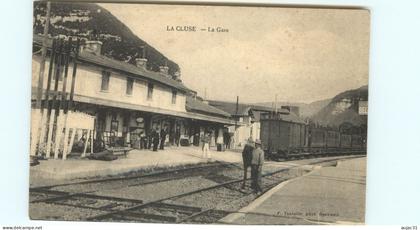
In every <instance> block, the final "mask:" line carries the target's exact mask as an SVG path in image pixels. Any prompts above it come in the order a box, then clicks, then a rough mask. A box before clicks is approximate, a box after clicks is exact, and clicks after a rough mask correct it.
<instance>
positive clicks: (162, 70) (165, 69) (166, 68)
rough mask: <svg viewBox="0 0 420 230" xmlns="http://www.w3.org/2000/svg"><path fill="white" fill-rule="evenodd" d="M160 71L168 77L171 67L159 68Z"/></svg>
mask: <svg viewBox="0 0 420 230" xmlns="http://www.w3.org/2000/svg"><path fill="white" fill-rule="evenodd" d="M159 71H160V72H161V73H163V74H166V75H168V74H169V67H168V66H166V65H165V66H159Z"/></svg>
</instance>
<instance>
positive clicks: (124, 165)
mask: <svg viewBox="0 0 420 230" xmlns="http://www.w3.org/2000/svg"><path fill="white" fill-rule="evenodd" d="M210 152H211V156H212V161H223V162H228V163H234V162H242V155H241V154H240V153H238V152H233V151H223V152H218V151H216V150H215V148H211V149H210ZM206 162H207V159H204V158H202V152H201V148H200V147H195V146H189V147H182V146H180V147H165V149H164V150H159V151H157V152H153V151H152V150H137V149H133V150H131V151H130V152H129V154H128V155H127V157H120V158H118V159H116V160H114V161H100V160H89V159H86V158H84V159H66V160H62V159H48V160H41V161H40V164H39V165H36V166H31V167H30V184H31V186H42V185H48V184H54V183H59V182H60V183H61V182H66V181H69V180H74V179H78V178H92V177H99V176H107V175H109V176H110V175H118V174H124V173H129V172H133V171H139V170H153V169H158V168H170V167H177V166H182V165H191V164H199V163H206Z"/></svg>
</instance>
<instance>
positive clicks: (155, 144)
mask: <svg viewBox="0 0 420 230" xmlns="http://www.w3.org/2000/svg"><path fill="white" fill-rule="evenodd" d="M152 138H153V151H155V152H156V151H157V150H158V145H159V128H156V130H153V133H152Z"/></svg>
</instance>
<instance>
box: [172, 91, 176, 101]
mask: <svg viewBox="0 0 420 230" xmlns="http://www.w3.org/2000/svg"><path fill="white" fill-rule="evenodd" d="M172 104H176V90H172Z"/></svg>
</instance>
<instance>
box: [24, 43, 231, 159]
mask: <svg viewBox="0 0 420 230" xmlns="http://www.w3.org/2000/svg"><path fill="white" fill-rule="evenodd" d="M48 44H49V45H48V46H49V48H51V46H52V39H50V40H49V41H48ZM33 45H34V49H35V48H37V49H40V48H41V46H42V37H41V36H38V35H34V41H33ZM101 45H102V43H101V42H100V41H88V42H85V43H84V45H82V46H81V48H80V52H79V57H78V65H77V70H76V77H75V83H74V103H75V106H74V108H75V109H74V111H71V113H69V118H68V121H69V122H68V123H69V125H70V126H71V127H72V128H73V133H74V134H73V135H70V136H72V138H75V139H76V140H75V141H74V143H76V142H77V140H78V139H80V138H83V137H84V138H88V137H89V131H90V132H91V135H92V136H93V139H94V140H100V141H102V142H103V143H104V144H105V145H107V146H114V145H120V146H124V145H131V146H134V145H133V144H134V142H135V140H136V139H138V138H139V136H140V135H142V134H144V135H148V134H149V133H150V132H151V130H152V129H155V130H156V129H158V130H160V129H161V128H163V127H166V128H167V131H168V134H169V135H168V136H169V138H167V140H166V141H167V144H168V145H171V144H172V145H174V144H176V143H175V135H176V134H177V133H179V134H181V136H182V138H187V139H188V140H189V141H190V143H192V144H196V145H198V143H199V138H200V135H202V134H203V133H204V132H205V131H208V132H212V133H213V137H215V138H214V139H213V140H212V144H213V145H214V144H215V142H216V138H217V137H218V136H220V135H223V134H222V132H223V130H224V128H225V127H227V126H230V125H233V124H234V121H233V120H232V119H231V116H230V114H229V113H227V112H225V111H223V110H220V109H218V108H215V107H213V106H210V105H208V104H207V103H205V102H204V101H202V100H200V98H198V97H197V95H196V92H195V91H193V90H191V89H189V88H188V87H187V86H185V85H184V84H183V82H182V80H181V78H180V75H179V74H178V75H175V76H174V75H171V74H169V71H168V70H169V67H167V66H161V67H160V68H159V72H155V71H151V70H149V69H147V68H146V64H147V59H146V58H137V59H136V64H135V65H133V64H129V63H126V62H122V61H118V60H114V59H112V58H109V57H106V56H103V55H101ZM41 60H42V57H41V55H40V54H34V55H33V57H32V66H33V68H32V71H33V72H32V102H33V103H32V104H33V110H34V101H35V98H36V92H37V88H38V78H39V69H40V63H41ZM49 60H50V59H49V58H48V55H47V58H46V63H45V69H46V70H48V69H49ZM68 68H69V70H68V72H69V73H72V71H73V69H72V68H73V66H72V65H69V66H68ZM55 80H56V79H51V81H52V83H51V84H54V83H55ZM70 81H71V79H70V77H69V78H66V83H65V84H67V85H70V84H71V82H70ZM63 84H64V80H63V78H62V77H60V78H59V79H58V89H61V88H62V85H63ZM46 85H47V78H46V77H44V83H43V88H44V89H43V90H44V93H45V89H46V88H45V87H46ZM64 88H65V87H64ZM67 88H69V87H67ZM69 91H70V89H67V92H66V93H69ZM42 99H43V100H45V99H46V97H45V95H44V94H43V97H42ZM77 118H79V119H77ZM80 118H86V119H82V120H80ZM39 119H41V120H42V118H41V117H39V116H38V117H37V116H36V114H35V113H34V112H33V113H32V124H34V123H36V122H38V120H39ZM56 120H57V121H56V123H53V124H51V127H54V129H58V128H60V129H59V130H61V128H62V124H60V122H62V121H63V119H60V118H59V117H58V118H57V119H56ZM51 122H54V121H51ZM83 123H88V124H83ZM47 125H48V124H47ZM33 126H34V125H33ZM39 130H41V133H39V132H40V131H39ZM57 133H59V132H57ZM38 135H41V139H42V140H44V142H45V143H46V144H47V145H48V146H49V145H54V142H58V143H61V142H63V140H60V139H58V140H57V138H56V137H57V135H58V134H57V135H55V137H54V135H52V136H51V135H47V134H45V135H42V129H41V128H39V129H36V128H32V129H31V138H32V139H34V138H35V137H37V136H38ZM74 136H76V137H74ZM66 141H67V139H66ZM33 143H34V142H32V141H31V144H33ZM40 143H41V142H40ZM70 143H71V144H70V146H73V145H72V144H73V140H71V141H70ZM61 145H63V144H56V146H55V147H51V150H50V151H53V149H56V150H59V151H61V152H62V151H64V150H63V149H62V147H60V146H61ZM38 147H39V146H38ZM48 148H49V147H48ZM92 148H93V145H92ZM34 149H35V148H34ZM50 151H48V153H50ZM68 152H71V147H70V149H69V150H68ZM31 154H32V155H33V154H36V153H35V152H34V151H32V148H31ZM48 155H50V154H48ZM54 155H55V156H56V157H57V156H58V154H54ZM47 157H48V156H47Z"/></svg>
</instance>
